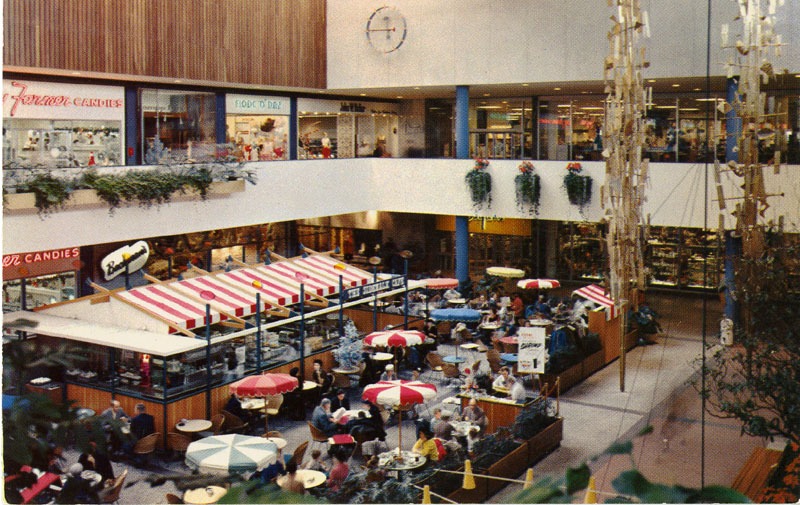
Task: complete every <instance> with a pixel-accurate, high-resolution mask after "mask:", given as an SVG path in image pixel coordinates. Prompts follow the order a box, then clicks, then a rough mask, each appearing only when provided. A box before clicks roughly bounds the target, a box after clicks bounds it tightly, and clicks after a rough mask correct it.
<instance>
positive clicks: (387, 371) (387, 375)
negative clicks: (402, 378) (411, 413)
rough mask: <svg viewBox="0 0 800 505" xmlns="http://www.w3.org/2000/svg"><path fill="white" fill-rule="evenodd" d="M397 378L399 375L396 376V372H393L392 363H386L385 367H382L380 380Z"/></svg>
mask: <svg viewBox="0 0 800 505" xmlns="http://www.w3.org/2000/svg"><path fill="white" fill-rule="evenodd" d="M397 379H399V377H397V374H395V373H394V365H392V364H391V363H389V364H388V365H386V368H384V370H383V373H382V374H381V380H382V381H393V380H397Z"/></svg>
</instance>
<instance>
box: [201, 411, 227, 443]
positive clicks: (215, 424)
mask: <svg viewBox="0 0 800 505" xmlns="http://www.w3.org/2000/svg"><path fill="white" fill-rule="evenodd" d="M224 423H225V416H224V415H222V414H214V415H213V416H211V428H210V429H208V430H206V431H201V432H200V433H198V434H197V435H198V436H199V437H200V438H206V437H210V436H213V435H219V434H220V433H222V425H223V424H224Z"/></svg>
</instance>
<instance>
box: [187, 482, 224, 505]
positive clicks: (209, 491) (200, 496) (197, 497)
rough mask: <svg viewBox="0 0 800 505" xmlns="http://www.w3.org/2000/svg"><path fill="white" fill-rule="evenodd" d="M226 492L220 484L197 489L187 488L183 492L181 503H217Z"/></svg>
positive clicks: (197, 504) (204, 504)
mask: <svg viewBox="0 0 800 505" xmlns="http://www.w3.org/2000/svg"><path fill="white" fill-rule="evenodd" d="M227 492H228V490H227V489H225V488H224V487H222V486H207V487H200V488H197V489H189V490H187V491H186V492H184V493H183V503H193V504H195V505H207V504H209V503H217V502H218V501H219V499H220V498H222V497H223V496H225V494H226V493H227Z"/></svg>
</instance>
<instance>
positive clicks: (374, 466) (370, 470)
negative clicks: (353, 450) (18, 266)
mask: <svg viewBox="0 0 800 505" xmlns="http://www.w3.org/2000/svg"><path fill="white" fill-rule="evenodd" d="M364 468H365V469H366V470H367V476H366V477H365V478H364V479H365V480H366V481H367V482H383V481H384V480H386V472H385V471H384V470H382V469H381V468H380V467H379V466H378V457H377V456H371V457H370V458H369V459H368V460H367V463H366V464H365V465H364Z"/></svg>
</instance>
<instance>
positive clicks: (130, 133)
mask: <svg viewBox="0 0 800 505" xmlns="http://www.w3.org/2000/svg"><path fill="white" fill-rule="evenodd" d="M138 91H139V90H138V89H137V88H136V87H133V86H126V87H125V164H126V165H136V164H137V159H138V158H139V156H137V153H138V150H139V146H138V144H137V139H138V134H139V117H138V115H137V113H136V111H137V108H138V104H139V93H138Z"/></svg>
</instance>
